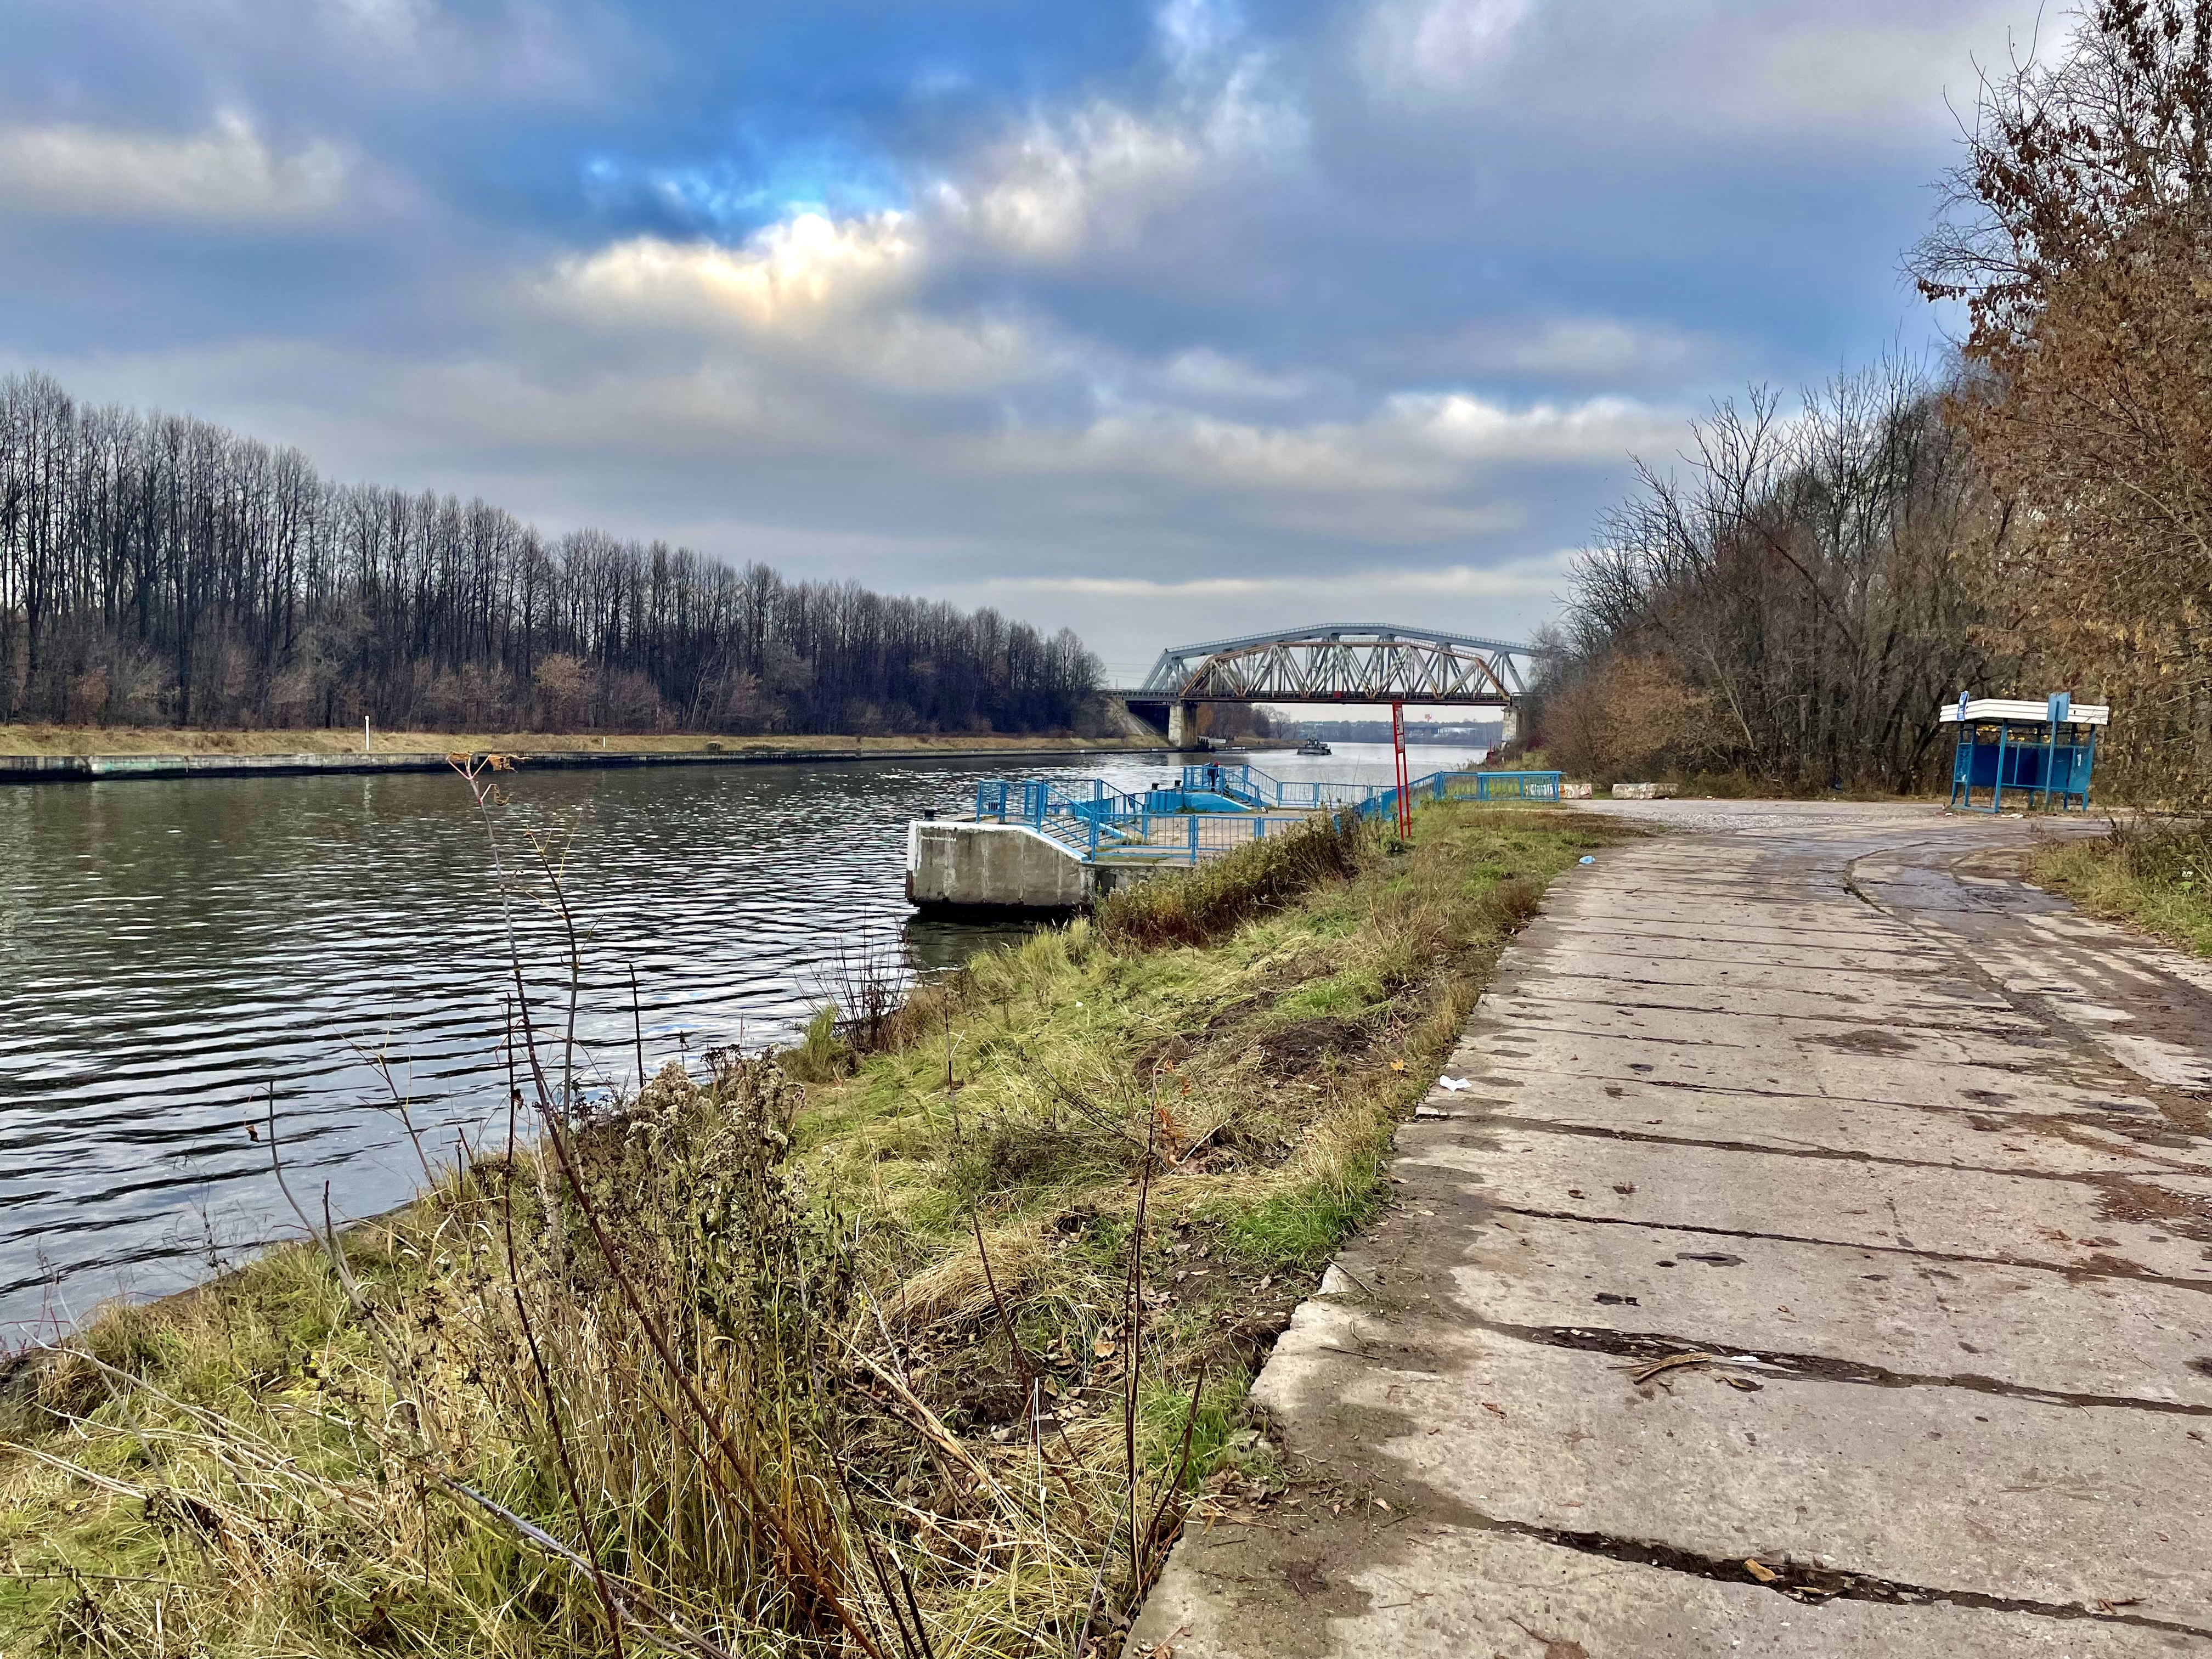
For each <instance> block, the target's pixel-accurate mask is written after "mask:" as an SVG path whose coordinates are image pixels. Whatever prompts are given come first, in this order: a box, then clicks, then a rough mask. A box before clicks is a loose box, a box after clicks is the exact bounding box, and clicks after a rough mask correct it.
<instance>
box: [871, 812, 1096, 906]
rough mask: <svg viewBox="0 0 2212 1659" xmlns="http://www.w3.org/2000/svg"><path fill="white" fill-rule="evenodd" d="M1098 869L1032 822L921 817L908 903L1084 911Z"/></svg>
mask: <svg viewBox="0 0 2212 1659" xmlns="http://www.w3.org/2000/svg"><path fill="white" fill-rule="evenodd" d="M1095 873H1096V872H1094V871H1093V870H1092V869H1091V866H1088V865H1086V864H1085V863H1084V862H1083V860H1080V859H1079V858H1078V857H1076V855H1075V854H1074V853H1073V852H1072V851H1071V850H1070V849H1068V848H1065V847H1063V846H1061V845H1060V843H1059V842H1056V841H1054V840H1053V839H1052V837H1051V836H1045V835H1040V834H1039V833H1038V832H1037V831H1036V830H1034V829H1030V828H1029V827H1028V826H1027V825H1025V824H1018V823H939V822H937V821H934V820H930V819H918V820H916V821H915V823H911V824H909V825H908V826H907V858H906V896H907V900H908V902H909V903H912V904H915V905H919V906H921V908H924V909H933V908H947V909H985V910H1037V911H1066V910H1076V909H1080V908H1082V907H1083V906H1085V905H1086V904H1088V903H1089V902H1091V896H1092V886H1093V882H1092V878H1093V876H1094V874H1095Z"/></svg>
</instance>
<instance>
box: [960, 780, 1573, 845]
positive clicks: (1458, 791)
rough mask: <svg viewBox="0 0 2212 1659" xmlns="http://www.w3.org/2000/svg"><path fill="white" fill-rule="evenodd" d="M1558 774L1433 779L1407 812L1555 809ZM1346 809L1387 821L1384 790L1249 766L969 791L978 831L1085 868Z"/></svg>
mask: <svg viewBox="0 0 2212 1659" xmlns="http://www.w3.org/2000/svg"><path fill="white" fill-rule="evenodd" d="M1561 776H1562V775H1561V774H1560V773H1558V772H1431V773H1430V774H1429V775H1427V776H1426V777H1422V778H1417V779H1415V780H1414V781H1413V782H1411V783H1409V784H1407V786H1406V793H1407V799H1409V800H1410V801H1411V802H1412V803H1413V804H1414V805H1419V803H1421V802H1423V801H1440V800H1548V801H1556V800H1558V799H1559V781H1560V778H1561ZM1331 809H1334V810H1344V809H1349V810H1351V811H1357V812H1358V813H1359V814H1361V815H1362V816H1363V817H1381V816H1383V815H1384V814H1390V815H1394V816H1395V813H1396V811H1397V809H1398V792H1397V789H1396V788H1395V787H1394V786H1392V785H1389V784H1376V783H1325V782H1321V781H1315V780H1310V779H1297V778H1274V777H1270V776H1269V775H1267V773H1265V772H1262V771H1260V770H1258V769H1256V768H1254V767H1249V766H1218V765H1211V764H1208V765H1199V766H1186V767H1184V768H1183V769H1182V787H1181V788H1180V789H1173V790H1167V789H1153V790H1147V791H1146V793H1144V794H1143V795H1141V796H1139V795H1133V794H1129V793H1126V792H1124V791H1122V790H1119V789H1115V788H1113V787H1110V786H1109V785H1108V784H1107V783H1106V782H1105V781H1104V780H1103V779H1100V778H1071V779H1053V778H987V779H984V780H982V781H979V782H978V783H977V784H976V786H975V817H976V818H977V819H978V820H979V821H981V820H986V819H989V820H995V821H997V822H998V823H1018V824H1023V825H1025V826H1027V827H1028V828H1030V829H1034V830H1036V831H1037V832H1038V833H1039V834H1040V835H1045V836H1051V837H1052V838H1053V839H1054V841H1057V842H1060V844H1061V845H1062V846H1064V847H1066V848H1068V849H1069V850H1070V851H1072V852H1074V853H1077V854H1079V855H1080V856H1082V857H1084V858H1085V859H1091V860H1096V859H1097V858H1100V857H1101V856H1104V857H1108V858H1110V859H1116V860H1131V859H1142V860H1153V861H1159V862H1167V863H1182V862H1185V861H1188V862H1189V863H1191V864H1196V863H1198V862H1199V861H1200V860H1201V859H1203V858H1206V857H1208V856H1212V855H1216V854H1221V853H1225V852H1227V851H1229V850H1230V849H1231V848H1233V847H1236V846H1238V845H1241V844H1242V843H1243V842H1248V841H1260V840H1264V839H1265V838H1266V837H1267V836H1276V835H1280V834H1282V833H1283V832H1284V831H1285V830H1286V829H1293V828H1295V827H1297V825H1298V824H1301V823H1305V822H1306V821H1307V819H1308V818H1309V817H1310V816H1311V814H1312V813H1314V812H1316V811H1324V810H1331Z"/></svg>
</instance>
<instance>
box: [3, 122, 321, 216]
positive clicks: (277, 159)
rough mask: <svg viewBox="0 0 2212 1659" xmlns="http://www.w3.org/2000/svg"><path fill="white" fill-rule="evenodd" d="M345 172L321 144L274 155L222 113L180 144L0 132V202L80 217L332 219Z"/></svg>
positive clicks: (103, 133)
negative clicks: (211, 123)
mask: <svg viewBox="0 0 2212 1659" xmlns="http://www.w3.org/2000/svg"><path fill="white" fill-rule="evenodd" d="M351 173H352V168H351V165H350V163H349V160H348V158H347V156H346V155H345V153H344V152H343V151H342V150H340V149H337V147H336V146H334V145H331V144H329V143H323V142H321V141H319V140H318V141H315V142H312V143H307V144H305V145H303V146H301V148H299V149H295V150H293V151H291V152H289V153H284V152H281V151H279V150H277V149H275V148H273V147H272V146H271V145H270V143H268V142H267V141H266V140H265V139H264V138H263V137H262V136H261V135H260V134H259V133H258V132H257V131H255V130H254V127H253V124H252V122H251V121H250V120H248V119H247V118H246V117H245V116H243V115H241V114H239V113H237V112H226V113H224V114H222V116H219V117H218V118H216V122H215V124H214V125H212V126H210V128H208V129H207V130H206V131H204V132H200V133H197V134H192V135H190V136H184V137H179V136H176V135H172V134H164V133H152V132H139V131H121V130H118V129H114V128H106V127H94V126H77V125H52V126H18V127H6V128H0V203H4V204H7V205H9V206H12V207H17V208H27V209H29V210H33V211H40V212H45V213H49V214H57V215H67V216H76V217H84V218H106V219H169V220H186V221H194V222H204V223H267V222H277V221H283V220H297V219H310V218H315V217H319V216H324V215H326V214H328V213H330V212H331V210H334V209H336V208H337V206H338V205H339V204H341V203H342V202H343V200H344V199H345V197H346V194H347V191H348V186H349V179H350V175H351Z"/></svg>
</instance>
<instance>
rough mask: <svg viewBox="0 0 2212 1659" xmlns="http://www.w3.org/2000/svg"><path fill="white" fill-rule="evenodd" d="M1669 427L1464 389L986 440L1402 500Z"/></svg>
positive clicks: (1226, 480) (1107, 466)
mask: <svg viewBox="0 0 2212 1659" xmlns="http://www.w3.org/2000/svg"><path fill="white" fill-rule="evenodd" d="M1681 430H1682V417H1681V416H1680V414H1679V413H1677V412H1674V411H1669V410H1660V409H1655V408H1651V407H1649V406H1647V405H1644V404H1638V403H1635V402H1633V401H1631V400H1629V399H1627V398H1590V399H1588V400H1586V401H1584V402H1582V403H1578V404H1534V405H1531V406H1528V407H1526V408H1521V409H1515V408H1511V407H1509V406H1507V405H1505V404H1498V403H1493V402H1491V401H1489V400H1487V399H1486V398H1480V397H1477V396H1475V395H1474V394H1473V393H1471V392H1400V393H1397V394H1395V395H1393V396H1391V397H1389V398H1385V399H1384V400H1383V403H1382V404H1381V405H1380V407H1378V408H1377V409H1376V410H1375V412H1374V413H1373V414H1371V415H1370V416H1368V417H1367V418H1365V419H1364V420H1360V421H1320V422H1309V423H1306V424H1304V425H1261V424H1258V423H1255V422H1243V421H1232V420H1225V419H1222V418H1219V417H1218V416H1211V415H1204V414H1199V413H1194V412H1192V411H1190V410H1182V409H1175V408H1164V407H1148V408H1139V409H1126V410H1114V411H1112V412H1110V413H1109V414H1107V415H1105V416H1102V417H1101V418H1099V419H1098V420H1097V421H1095V422H1092V423H1091V425H1090V426H1089V427H1087V428H1084V429H1082V430H1080V431H1076V432H1049V431H1024V432H1019V433H1014V434H1008V435H1004V436H1002V437H1000V438H998V439H994V440H993V441H992V442H993V443H994V446H995V447H998V448H999V449H1000V451H1001V452H1002V453H1004V455H1005V456H1006V459H1007V460H1008V461H1009V462H1012V463H1016V464H1018V465H1022V466H1024V467H1025V468H1028V469H1030V470H1036V469H1047V470H1050V469H1063V468H1064V469H1071V470H1078V471H1103V472H1110V473H1119V474H1127V475H1133V476H1140V477H1160V478H1170V479H1175V480H1177V481H1180V482H1182V483H1190V484H1195V485H1202V486H1205V487H1207V488H1210V489H1218V490H1231V491H1237V492H1240V493H1241V492H1258V493H1261V494H1262V495H1270V496H1274V497H1277V498H1288V497H1293V496H1296V497H1312V496H1316V495H1332V494H1353V495H1366V496H1373V495H1394V496H1404V495H1408V494H1409V493H1418V492H1431V493H1433V492H1449V491H1451V490H1454V489H1459V488H1462V487H1464V486H1465V485H1467V484H1468V483H1469V482H1470V481H1471V480H1473V479H1474V478H1475V477H1478V476H1479V475H1480V474H1481V473H1482V472H1483V471H1486V469H1490V468H1494V467H1498V466H1504V465H1527V464H1532V463H1533V464H1536V465H1613V464H1618V463H1620V461H1622V460H1623V459H1625V458H1626V456H1627V454H1628V453H1630V452H1631V451H1632V450H1637V449H1644V448H1654V447H1665V446H1669V445H1672V444H1673V443H1674V442H1675V441H1678V439H1679V438H1680V433H1681ZM1416 505H1418V504H1417V503H1416V502H1413V501H1401V502H1400V503H1398V504H1397V505H1396V506H1394V507H1393V509H1392V510H1393V512H1397V511H1400V510H1401V509H1409V508H1412V507H1415V506H1416ZM1296 510H1297V511H1298V512H1300V513H1304V512H1308V511H1310V508H1309V507H1304V506H1301V507H1298V508H1297V509H1296ZM1389 538H1390V539H1395V535H1393V536H1391V537H1389Z"/></svg>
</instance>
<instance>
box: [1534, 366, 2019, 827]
mask: <svg viewBox="0 0 2212 1659" xmlns="http://www.w3.org/2000/svg"><path fill="white" fill-rule="evenodd" d="M1946 392H1947V387H1946V386H1944V385H1942V384H1941V383H1939V382H1938V381H1937V380H1936V379H1935V378H1933V377H1931V376H1930V375H1929V374H1928V373H1926V372H1925V371H1924V370H1923V369H1922V368H1919V367H1917V366H1916V365H1913V364H1910V363H1905V362H1891V363H1887V364H1885V365H1883V366H1881V367H1880V368H1875V369H1873V370H1869V371H1867V372H1864V373H1861V374H1848V375H1842V376H1839V377H1838V378H1837V379H1836V380H1833V381H1832V382H1831V383H1830V384H1829V385H1827V386H1825V387H1822V388H1820V389H1819V390H1817V391H1815V392H1812V393H1810V394H1808V396H1807V397H1806V398H1805V399H1804V400H1803V405H1802V408H1801V409H1797V410H1785V409H1784V403H1783V400H1782V398H1781V397H1780V396H1779V395H1778V393H1776V392H1773V391H1771V390H1767V389H1755V390H1753V392H1751V393H1750V394H1749V397H1748V398H1747V400H1746V401H1745V402H1743V403H1741V404H1739V403H1735V402H1729V403H1724V404H1721V405H1720V406H1718V407H1717V409H1715V410H1714V411H1713V413H1712V415H1711V417H1710V418H1709V419H1707V420H1705V421H1703V422H1699V423H1698V424H1697V425H1696V426H1695V427H1694V428H1693V429H1692V443H1691V446H1690V448H1689V451H1688V453H1686V454H1685V455H1684V456H1683V457H1682V458H1681V465H1680V466H1679V467H1678V468H1674V469H1668V470H1665V471H1662V470H1660V469H1659V468H1656V467H1654V466H1650V465H1643V464H1641V463H1639V465H1638V483H1637V488H1636V490H1635V492H1634V494H1633V495H1632V496H1631V497H1630V499H1629V500H1628V501H1626V502H1625V503H1624V504H1623V505H1621V506H1620V507H1618V508H1616V509H1614V510H1613V512H1612V513H1609V514H1608V515H1607V518H1606V519H1605V520H1604V521H1603V523H1602V525H1601V533H1600V535H1599V537H1598V538H1597V543H1598V544H1597V545H1596V546H1595V548H1594V549H1593V550H1590V551H1589V552H1587V553H1585V554H1584V555H1583V556H1582V557H1581V559H1580V560H1579V561H1578V562H1577V570H1576V575H1577V592H1576V596H1575V599H1574V603H1573V605H1572V606H1571V609H1570V611H1569V612H1568V616H1567V619H1566V623H1565V629H1564V637H1563V639H1562V640H1561V641H1560V644H1561V646H1562V647H1563V649H1562V651H1561V653H1560V655H1559V657H1558V658H1557V659H1555V663H1554V666H1553V674H1552V683H1551V684H1550V685H1549V687H1548V688H1547V698H1546V704H1545V707H1544V709H1543V713H1542V717H1541V735H1542V738H1543V741H1544V742H1545V743H1546V744H1547V746H1548V747H1550V748H1552V749H1553V750H1554V751H1555V752H1556V753H1557V754H1558V756H1559V758H1560V759H1562V760H1563V761H1564V762H1565V763H1566V764H1567V765H1569V766H1571V767H1572V768H1573V769H1576V770H1577V771H1584V772H1589V773H1592V774H1595V775H1599V776H1601V777H1602V778H1619V777H1623V776H1627V775H1632V774H1642V775H1651V774H1655V773H1664V772H1667V771H1678V772H1679V771H1687V772H1709V773H1729V772H1734V773H1741V774H1743V775H1747V776H1750V777H1752V778H1754V779H1757V780H1759V781H1763V782H1765V783H1767V784H1771V785H1780V786H1783V787H1829V786H1850V787H1882V788H1904V787H1911V785H1913V784H1914V783H1915V782H1917V781H1925V780H1926V779H1927V777H1928V776H1929V774H1930V771H1931V769H1932V768H1933V767H1934V766H1935V764H1936V763H1937V761H1938V760H1939V759H1940V758H1942V753H1943V751H1942V744H1941V743H1940V736H1941V731H1942V727H1941V725H1940V722H1939V712H1940V710H1941V708H1942V704H1943V703H1944V702H1947V701H1948V700H1951V699H1954V698H1955V697H1956V696H1957V695H1958V693H1959V692H1960V690H1974V691H1979V690H1984V689H1985V687H1986V682H1987V680H1988V677H1989V674H1990V669H1991V662H1990V655H1989V652H1988V649H1987V647H1985V645H1984V644H1983V643H1982V642H1981V638H1980V635H1979V631H1978V629H1979V624H1980V622H1981V620H1982V614H1983V611H1982V603H1981V599H1980V597H1979V594H1980V587H1979V583H1978V571H1979V570H1980V569H1981V568H1983V567H1984V565H1985V563H1986V562H1987V556H1988V554H1989V551H1990V550H1991V549H1992V548H1994V547H1996V546H1997V545H2000V544H2002V542H2003V541H2004V540H2005V538H2006V537H2007V535H2008V514H2007V513H2006V511H2005V509H2004V507H2003V506H2002V503H2001V502H2000V501H1998V500H1997V499H1996V497H1995V496H1994V495H1992V494H1991V493H1990V490H1989V489H1988V488H1987V487H1986V485H1985V484H1984V483H1983V481H1982V476H1981V472H1980V470H1979V468H1978V466H1977V465H1975V463H1974V460H1973V458H1972V454H1971V453H1970V452H1969V450H1968V448H1967V446H1966V443H1965V441H1963V440H1962V439H1961V438H1960V435H1959V434H1958V433H1957V432H1956V431H1955V430H1954V429H1953V428H1952V426H1951V425H1950V424H1949V423H1948V422H1947V421H1946V419H1945V416H1944V408H1945V401H1944V400H1945V396H1946Z"/></svg>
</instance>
